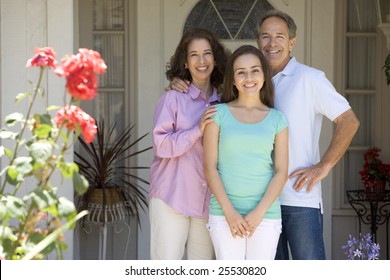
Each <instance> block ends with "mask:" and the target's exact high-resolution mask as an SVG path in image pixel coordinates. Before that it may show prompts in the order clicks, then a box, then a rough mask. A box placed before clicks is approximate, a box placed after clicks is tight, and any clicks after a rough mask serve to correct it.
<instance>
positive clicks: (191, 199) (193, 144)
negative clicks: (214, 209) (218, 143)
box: [149, 84, 218, 218]
mask: <svg viewBox="0 0 390 280" xmlns="http://www.w3.org/2000/svg"><path fill="white" fill-rule="evenodd" d="M217 100H218V95H217V90H216V89H213V94H212V96H211V97H210V98H209V99H208V100H207V98H206V97H205V95H204V94H203V93H202V92H201V91H200V90H199V89H197V88H196V87H195V86H194V85H193V84H191V85H190V86H189V90H188V93H181V92H177V91H174V90H170V91H167V92H166V93H165V94H164V95H163V96H161V98H160V100H159V102H158V103H157V106H156V110H155V113H154V119H153V127H154V128H153V151H154V159H153V161H152V164H151V167H150V176H151V178H150V189H149V199H151V198H159V199H161V200H163V201H164V202H165V203H167V204H168V205H169V206H170V207H171V208H173V209H174V210H175V211H177V212H179V213H181V214H183V215H185V216H190V217H197V218H207V217H208V212H209V211H208V208H209V202H210V195H211V194H210V190H209V188H208V186H207V182H206V178H205V176H204V171H203V144H202V134H201V132H200V130H199V121H200V118H201V117H202V114H203V113H204V111H205V109H206V107H207V106H208V105H210V103H212V102H215V101H217Z"/></svg>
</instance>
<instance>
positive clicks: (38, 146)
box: [29, 140, 53, 163]
mask: <svg viewBox="0 0 390 280" xmlns="http://www.w3.org/2000/svg"><path fill="white" fill-rule="evenodd" d="M29 150H30V156H31V157H32V158H33V159H34V161H35V162H38V163H44V162H46V161H47V160H48V159H49V158H50V157H51V156H52V154H53V146H52V145H51V144H50V142H47V141H42V140H41V141H38V142H34V143H32V144H31V146H30V148H29Z"/></svg>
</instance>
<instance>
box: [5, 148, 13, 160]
mask: <svg viewBox="0 0 390 280" xmlns="http://www.w3.org/2000/svg"><path fill="white" fill-rule="evenodd" d="M4 151H5V154H6V155H7V156H8V157H9V158H12V151H11V150H10V149H7V148H4Z"/></svg>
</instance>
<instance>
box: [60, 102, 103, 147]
mask: <svg viewBox="0 0 390 280" xmlns="http://www.w3.org/2000/svg"><path fill="white" fill-rule="evenodd" d="M54 121H55V122H56V123H57V125H59V126H60V125H62V126H64V127H66V128H70V129H71V130H73V131H75V130H76V129H77V127H80V128H81V134H82V135H83V137H84V138H85V142H87V143H91V142H92V141H93V139H94V137H95V134H96V132H97V127H96V123H95V120H94V119H93V118H92V117H91V116H90V115H88V114H87V113H85V112H84V111H83V110H81V109H80V108H79V107H77V106H74V105H67V106H66V107H65V108H62V109H61V110H59V111H58V112H57V114H56V116H55V118H54Z"/></svg>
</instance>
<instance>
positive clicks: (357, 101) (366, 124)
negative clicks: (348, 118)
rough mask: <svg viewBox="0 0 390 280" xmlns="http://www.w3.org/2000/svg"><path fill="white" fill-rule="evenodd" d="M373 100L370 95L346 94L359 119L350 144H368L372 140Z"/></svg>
mask: <svg viewBox="0 0 390 280" xmlns="http://www.w3.org/2000/svg"><path fill="white" fill-rule="evenodd" d="M374 100H375V99H374V96H372V95H362V94H361V95H349V96H348V101H349V104H350V105H351V107H352V109H353V111H354V112H355V114H356V115H357V117H358V119H359V120H360V127H359V129H358V131H357V133H356V134H355V136H354V137H353V139H352V142H351V145H352V146H368V145H370V144H371V143H372V142H373V139H374V135H373V133H374V132H373V129H372V128H373V126H372V118H373V116H372V111H373V106H374V104H375V103H374ZM352 163H353V162H352Z"/></svg>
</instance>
